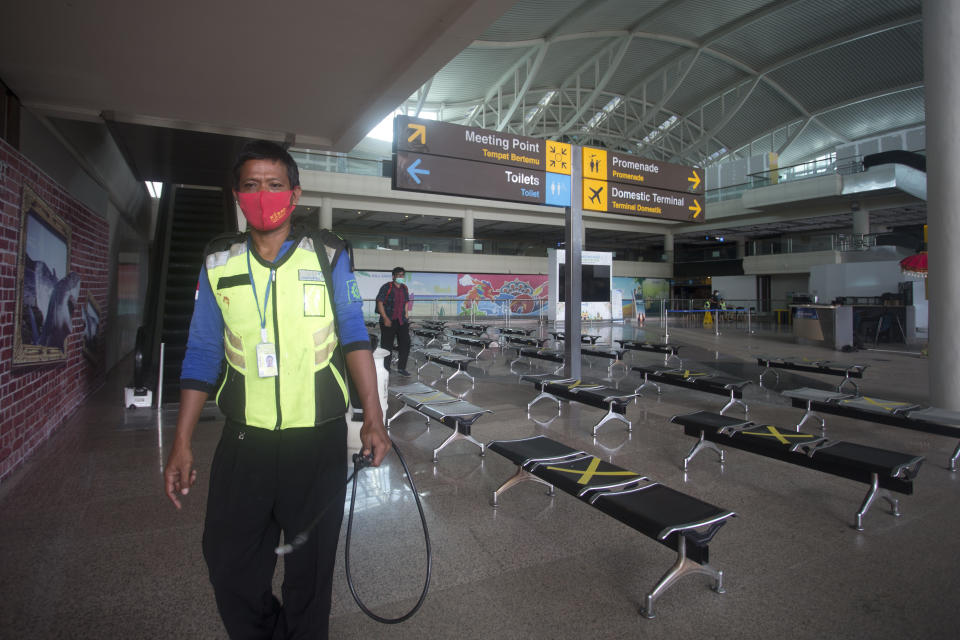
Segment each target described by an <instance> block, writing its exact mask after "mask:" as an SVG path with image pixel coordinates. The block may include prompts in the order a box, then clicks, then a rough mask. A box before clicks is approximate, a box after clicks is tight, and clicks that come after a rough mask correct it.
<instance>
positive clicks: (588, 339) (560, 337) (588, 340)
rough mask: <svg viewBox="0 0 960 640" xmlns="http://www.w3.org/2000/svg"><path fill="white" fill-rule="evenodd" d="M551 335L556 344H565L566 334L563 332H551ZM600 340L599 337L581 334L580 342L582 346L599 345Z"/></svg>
mask: <svg viewBox="0 0 960 640" xmlns="http://www.w3.org/2000/svg"><path fill="white" fill-rule="evenodd" d="M550 335H552V336H553V339H554V340H555V341H556V342H563V341H564V340H566V334H565V333H564V332H563V331H551V332H550ZM599 339H600V336H599V335H595V334H592V333H582V334H580V342H581V343H582V344H597V340H599Z"/></svg>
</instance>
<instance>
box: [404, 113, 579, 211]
mask: <svg viewBox="0 0 960 640" xmlns="http://www.w3.org/2000/svg"><path fill="white" fill-rule="evenodd" d="M393 126H394V136H393V140H394V143H393V145H394V172H393V188H394V189H398V190H402V191H421V192H425V193H442V194H446V195H454V196H468V197H474V198H489V199H492V200H507V201H510V202H526V203H529V204H546V205H551V206H558V207H568V206H570V193H571V190H570V175H571V173H572V170H573V167H572V147H571V145H570V144H567V143H562V142H555V141H553V140H543V139H541V138H530V137H527V136H517V135H513V134H509V133H502V132H499V131H490V130H488V129H480V128H478V127H465V126H461V125H456V124H451V123H448V122H439V121H436V120H423V119H420V118H412V117H409V116H397V117H396V118H395V119H394V125H393Z"/></svg>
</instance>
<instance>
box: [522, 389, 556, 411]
mask: <svg viewBox="0 0 960 640" xmlns="http://www.w3.org/2000/svg"><path fill="white" fill-rule="evenodd" d="M544 398H550V399H551V400H554V401H555V402H556V403H557V411H560V407H561V406H562V405H563V403H561V402H560V398H558V397H557V396H555V395H553V394H552V393H547V392H546V391H541V392H540V395H538V396H537V397H536V398H534V399H533V400H531V401H530V402H529V403H527V417H530V407H532V406H533V405H535V404H537V403H538V402H539V401H541V400H543V399H544Z"/></svg>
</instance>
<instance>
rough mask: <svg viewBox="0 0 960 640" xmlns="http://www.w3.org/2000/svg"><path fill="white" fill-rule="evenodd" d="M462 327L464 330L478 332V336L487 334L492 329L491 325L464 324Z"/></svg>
mask: <svg viewBox="0 0 960 640" xmlns="http://www.w3.org/2000/svg"><path fill="white" fill-rule="evenodd" d="M460 326H461V327H463V328H464V329H468V330H470V331H476V332H477V333H478V334H484V333H486V332H487V329H489V328H490V325H489V324H466V323H464V324H462V325H460Z"/></svg>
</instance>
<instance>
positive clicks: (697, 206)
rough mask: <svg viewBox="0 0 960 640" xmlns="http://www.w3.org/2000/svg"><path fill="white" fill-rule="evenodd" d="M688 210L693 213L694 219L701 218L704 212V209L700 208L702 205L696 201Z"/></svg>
mask: <svg viewBox="0 0 960 640" xmlns="http://www.w3.org/2000/svg"><path fill="white" fill-rule="evenodd" d="M687 209H690V211H693V217H694V218H697V217H699V216H700V211H702V209H701V208H700V203H699V202H697V201H696V200H694V201H693V206H692V207H687Z"/></svg>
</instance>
